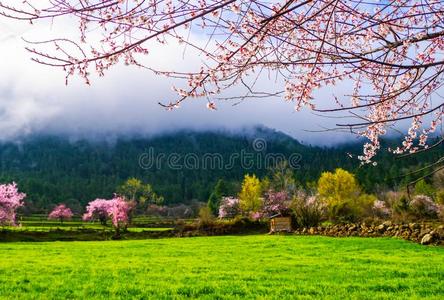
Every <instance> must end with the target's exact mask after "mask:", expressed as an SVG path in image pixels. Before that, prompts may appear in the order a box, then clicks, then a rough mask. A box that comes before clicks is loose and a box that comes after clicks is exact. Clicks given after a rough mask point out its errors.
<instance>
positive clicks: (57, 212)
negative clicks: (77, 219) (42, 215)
mask: <svg viewBox="0 0 444 300" xmlns="http://www.w3.org/2000/svg"><path fill="white" fill-rule="evenodd" d="M72 216H73V213H72V211H71V209H70V208H69V207H67V206H66V205H65V204H59V205H57V206H56V207H55V208H54V209H53V210H52V211H51V213H50V214H49V215H48V219H53V220H54V219H55V220H60V221H61V222H62V221H64V220H69V219H71V218H72Z"/></svg>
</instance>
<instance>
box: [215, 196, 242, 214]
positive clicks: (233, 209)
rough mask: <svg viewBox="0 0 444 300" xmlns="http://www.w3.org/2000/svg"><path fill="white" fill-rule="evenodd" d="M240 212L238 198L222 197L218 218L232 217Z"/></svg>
mask: <svg viewBox="0 0 444 300" xmlns="http://www.w3.org/2000/svg"><path fill="white" fill-rule="evenodd" d="M239 213H240V207H239V199H238V198H233V197H223V198H222V200H221V204H220V206H219V218H233V217H235V216H236V215H238V214H239Z"/></svg>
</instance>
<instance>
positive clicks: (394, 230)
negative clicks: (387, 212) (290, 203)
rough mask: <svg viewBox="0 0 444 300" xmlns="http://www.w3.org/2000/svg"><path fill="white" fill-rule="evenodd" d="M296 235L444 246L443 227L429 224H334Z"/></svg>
mask: <svg viewBox="0 0 444 300" xmlns="http://www.w3.org/2000/svg"><path fill="white" fill-rule="evenodd" d="M295 233H296V234H306V235H326V236H336V237H347V236H360V237H399V238H403V239H405V240H409V241H414V242H417V243H421V244H423V245H430V244H433V245H444V225H443V224H429V223H409V224H395V223H392V222H391V221H386V222H383V223H380V224H366V223H357V224H334V225H327V226H318V227H310V228H299V229H296V230H295Z"/></svg>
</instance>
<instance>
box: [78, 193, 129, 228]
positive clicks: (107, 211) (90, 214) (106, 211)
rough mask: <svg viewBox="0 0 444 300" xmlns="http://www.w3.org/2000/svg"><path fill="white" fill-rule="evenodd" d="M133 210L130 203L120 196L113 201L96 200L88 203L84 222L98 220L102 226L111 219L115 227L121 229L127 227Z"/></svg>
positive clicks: (116, 196)
mask: <svg viewBox="0 0 444 300" xmlns="http://www.w3.org/2000/svg"><path fill="white" fill-rule="evenodd" d="M131 208H132V207H131V205H130V203H128V202H127V201H125V199H124V198H123V197H121V196H118V195H115V197H114V198H113V199H111V200H105V199H96V200H94V201H91V202H90V203H88V206H87V207H86V213H85V214H84V215H83V220H84V221H91V220H96V219H98V220H100V222H101V223H102V224H106V220H107V219H111V222H112V224H113V226H114V227H116V228H119V227H122V226H125V225H127V223H128V217H129V212H130V210H131Z"/></svg>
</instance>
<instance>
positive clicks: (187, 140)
mask: <svg viewBox="0 0 444 300" xmlns="http://www.w3.org/2000/svg"><path fill="white" fill-rule="evenodd" d="M360 151H362V148H361V145H358V144H354V145H347V146H342V147H339V148H321V147H312V146H306V145H303V144H301V143H299V142H298V141H296V140H294V139H293V138H291V137H289V136H287V135H285V134H283V133H280V132H276V131H273V130H270V129H267V128H257V129H256V130H254V131H249V132H248V133H245V134H241V135H239V134H230V133H226V132H192V131H181V132H176V133H173V134H168V135H164V136H158V137H154V138H132V139H121V140H118V141H116V142H115V144H113V145H110V144H107V143H105V142H88V141H85V140H81V141H76V142H70V141H68V140H67V139H64V138H58V137H38V138H33V139H29V140H27V141H25V142H23V143H20V144H14V143H6V144H2V145H0V182H9V181H12V180H14V181H16V182H18V183H19V185H20V188H21V189H22V190H23V191H24V192H26V193H27V194H28V198H27V201H28V203H32V207H33V209H34V210H35V211H41V210H45V209H48V208H50V207H52V206H53V204H54V203H58V202H65V203H69V204H70V205H71V206H73V207H77V208H78V209H80V208H81V207H83V206H84V205H85V204H86V203H87V202H88V201H90V200H91V199H94V198H97V197H110V196H111V195H112V193H113V192H114V191H115V188H116V187H117V186H118V185H120V184H121V183H122V182H123V181H125V180H126V179H128V178H129V177H137V178H140V179H142V180H144V181H146V182H149V183H151V184H152V185H153V187H154V188H155V190H156V191H157V192H158V193H159V194H161V195H163V196H164V197H165V199H166V201H167V203H170V204H172V203H182V202H188V201H191V200H193V199H194V200H199V201H206V200H207V199H208V196H209V194H210V192H211V190H212V188H213V186H214V184H215V183H216V181H217V180H218V179H219V178H223V179H225V180H226V181H228V182H231V183H232V186H234V187H235V186H238V184H239V182H240V181H241V180H242V178H243V176H244V174H245V173H255V174H257V175H259V176H265V175H267V173H268V170H267V167H269V166H270V165H271V163H272V162H273V160H275V158H276V157H279V156H280V157H284V158H286V159H290V158H291V159H292V160H293V164H294V165H295V166H299V168H296V169H295V170H294V174H295V177H296V179H297V180H298V181H299V182H300V183H301V184H305V183H306V182H309V181H314V180H317V178H318V177H319V175H320V173H321V172H322V171H325V170H333V169H335V168H337V167H342V168H345V169H348V170H350V171H353V172H355V173H356V174H357V176H358V178H359V180H360V181H361V183H362V184H363V186H364V188H365V189H366V190H368V191H371V190H374V189H375V188H377V187H378V186H381V185H382V186H393V185H395V184H400V183H402V181H406V180H409V179H408V178H407V179H406V178H404V179H399V178H398V179H396V178H397V177H399V176H401V175H402V174H403V173H405V172H407V168H408V167H410V168H415V167H418V166H420V165H423V164H424V163H426V162H427V161H433V160H436V158H438V157H439V155H441V154H443V153H444V150H443V148H440V149H436V150H434V151H433V152H430V153H426V154H425V155H421V156H414V157H412V158H409V159H403V160H399V159H397V160H396V159H394V158H393V157H391V156H390V155H389V154H387V153H385V152H384V153H381V155H380V157H379V164H378V166H377V167H370V166H365V167H359V162H358V161H356V159H351V158H349V156H348V155H346V153H354V154H358V153H360ZM153 158H154V159H155V160H154V163H153Z"/></svg>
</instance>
